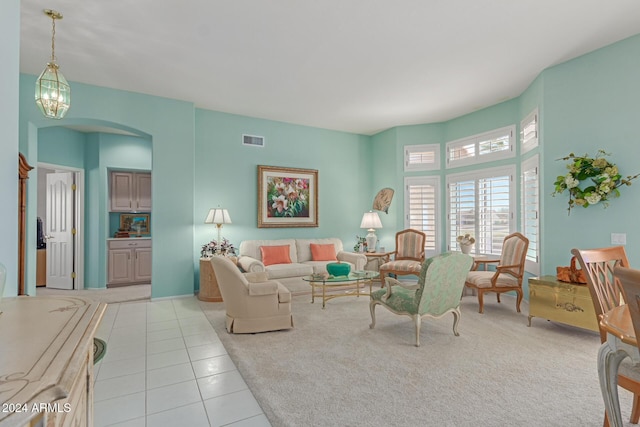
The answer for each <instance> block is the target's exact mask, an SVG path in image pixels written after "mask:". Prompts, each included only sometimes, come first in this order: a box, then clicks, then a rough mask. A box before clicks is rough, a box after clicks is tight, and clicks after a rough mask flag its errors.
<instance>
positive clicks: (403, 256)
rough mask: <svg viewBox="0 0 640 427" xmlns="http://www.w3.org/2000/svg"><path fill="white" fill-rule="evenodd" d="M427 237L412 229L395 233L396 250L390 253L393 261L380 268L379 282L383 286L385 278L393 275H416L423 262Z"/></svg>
mask: <svg viewBox="0 0 640 427" xmlns="http://www.w3.org/2000/svg"><path fill="white" fill-rule="evenodd" d="M426 240H427V235H426V234H424V233H423V232H422V231H418V230H414V229H412V228H409V229H406V230H402V231H398V232H397V233H396V249H395V250H394V251H393V252H391V254H390V255H393V260H392V261H389V262H385V263H384V264H382V265H381V266H380V270H379V271H380V282H381V283H382V284H384V278H385V276H389V275H391V274H395V275H396V276H401V275H411V274H413V275H416V276H417V275H418V274H420V269H421V267H422V263H423V262H424V245H425V242H426Z"/></svg>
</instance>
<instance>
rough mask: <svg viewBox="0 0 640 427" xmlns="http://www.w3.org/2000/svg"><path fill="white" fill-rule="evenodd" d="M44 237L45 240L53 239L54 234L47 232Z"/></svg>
mask: <svg viewBox="0 0 640 427" xmlns="http://www.w3.org/2000/svg"><path fill="white" fill-rule="evenodd" d="M44 239H45V240H49V239H53V236H52V235H51V234H45V236H44Z"/></svg>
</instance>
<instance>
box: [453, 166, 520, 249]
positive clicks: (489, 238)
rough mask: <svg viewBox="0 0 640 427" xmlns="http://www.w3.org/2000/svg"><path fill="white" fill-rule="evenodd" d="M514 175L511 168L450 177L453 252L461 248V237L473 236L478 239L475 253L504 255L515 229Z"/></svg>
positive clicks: (513, 170)
mask: <svg viewBox="0 0 640 427" xmlns="http://www.w3.org/2000/svg"><path fill="white" fill-rule="evenodd" d="M514 173H515V168H514V167H512V166H511V167H507V168H496V169H486V170H484V171H477V172H473V173H466V174H456V175H450V176H449V177H447V189H448V206H447V211H448V212H447V215H448V216H447V218H448V228H449V233H448V245H449V249H450V250H457V249H458V248H457V240H456V239H457V237H458V236H460V235H465V234H470V235H472V236H473V237H474V238H475V240H476V243H475V247H474V248H473V249H472V253H477V254H491V255H500V254H501V252H502V242H503V241H504V238H505V236H507V235H508V234H510V233H511V230H513V228H514V227H513V225H514V221H513V212H514V210H515V209H514V204H515V195H514V187H513V176H514Z"/></svg>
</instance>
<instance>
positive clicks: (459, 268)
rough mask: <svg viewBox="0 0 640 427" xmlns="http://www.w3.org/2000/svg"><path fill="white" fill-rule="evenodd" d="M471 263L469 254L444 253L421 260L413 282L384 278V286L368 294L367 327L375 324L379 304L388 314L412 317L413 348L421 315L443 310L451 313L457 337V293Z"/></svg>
mask: <svg viewBox="0 0 640 427" xmlns="http://www.w3.org/2000/svg"><path fill="white" fill-rule="evenodd" d="M471 264H473V258H471V257H470V256H469V255H464V254H458V253H446V254H443V255H440V256H437V257H434V258H429V259H428V260H426V261H424V262H423V263H422V269H421V271H420V275H419V277H418V284H417V285H406V284H404V283H402V282H400V281H399V280H396V279H393V278H391V277H387V279H386V282H385V284H386V289H379V290H377V291H374V292H372V293H371V302H369V310H370V311H371V324H370V325H369V327H370V328H371V329H373V328H374V327H375V325H376V313H375V308H376V306H377V305H381V306H383V307H385V308H386V309H388V310H389V311H391V312H392V313H395V314H400V315H404V316H409V317H411V318H412V319H413V322H414V324H415V331H416V347H419V346H420V325H421V324H422V317H423V316H429V317H433V318H440V317H442V316H444V315H445V314H447V313H453V334H454V335H455V336H458V335H459V334H458V322H459V321H460V296H461V295H462V289H463V288H464V280H465V277H467V272H468V271H469V269H470V268H471Z"/></svg>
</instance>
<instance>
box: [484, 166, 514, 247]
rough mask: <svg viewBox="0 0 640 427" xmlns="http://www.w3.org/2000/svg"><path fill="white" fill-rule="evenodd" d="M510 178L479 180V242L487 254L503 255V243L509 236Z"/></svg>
mask: <svg viewBox="0 0 640 427" xmlns="http://www.w3.org/2000/svg"><path fill="white" fill-rule="evenodd" d="M510 185H511V177H510V176H508V175H507V176H497V177H492V178H484V179H480V180H478V237H477V238H476V240H477V241H478V246H479V251H480V252H481V253H485V254H493V255H499V254H501V253H502V242H503V241H504V238H505V236H507V235H508V234H509V222H510V221H509V216H510V215H511V212H510V209H509V192H510V191H509V190H510Z"/></svg>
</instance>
